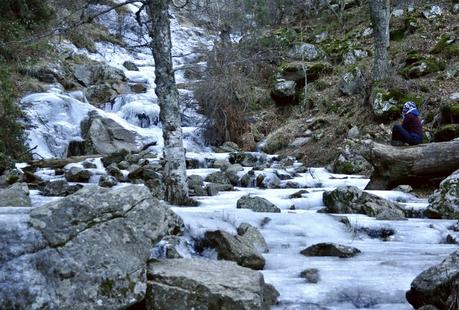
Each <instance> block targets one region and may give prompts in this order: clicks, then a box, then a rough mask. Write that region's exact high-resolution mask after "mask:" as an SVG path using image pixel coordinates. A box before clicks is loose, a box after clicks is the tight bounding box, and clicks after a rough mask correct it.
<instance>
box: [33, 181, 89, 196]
mask: <svg viewBox="0 0 459 310" xmlns="http://www.w3.org/2000/svg"><path fill="white" fill-rule="evenodd" d="M81 188H82V185H81V184H76V185H70V184H69V183H68V182H67V181H66V180H63V179H59V180H51V181H49V182H47V183H46V185H45V187H44V188H43V189H42V191H41V194H42V195H43V196H68V195H71V194H73V193H75V192H76V191H78V190H79V189H81Z"/></svg>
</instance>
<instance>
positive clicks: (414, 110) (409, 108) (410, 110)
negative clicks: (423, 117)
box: [402, 101, 420, 116]
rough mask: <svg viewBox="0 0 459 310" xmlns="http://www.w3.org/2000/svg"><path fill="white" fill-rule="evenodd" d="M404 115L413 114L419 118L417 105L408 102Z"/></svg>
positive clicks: (404, 107) (405, 105) (404, 106)
mask: <svg viewBox="0 0 459 310" xmlns="http://www.w3.org/2000/svg"><path fill="white" fill-rule="evenodd" d="M402 113H403V115H406V114H413V115H414V116H419V115H420V113H419V111H418V109H417V107H416V103H414V102H412V101H407V102H405V104H404V105H403V111H402Z"/></svg>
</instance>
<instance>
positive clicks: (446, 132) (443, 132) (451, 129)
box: [434, 124, 459, 142]
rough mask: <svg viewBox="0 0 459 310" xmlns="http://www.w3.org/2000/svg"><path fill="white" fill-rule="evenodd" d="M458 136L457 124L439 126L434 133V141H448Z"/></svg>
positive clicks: (458, 128) (458, 127)
mask: <svg viewBox="0 0 459 310" xmlns="http://www.w3.org/2000/svg"><path fill="white" fill-rule="evenodd" d="M457 137H459V124H448V125H444V126H441V127H440V128H438V129H437V130H436V131H435V133H434V140H435V142H442V141H450V140H453V139H455V138H457Z"/></svg>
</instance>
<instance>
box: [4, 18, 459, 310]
mask: <svg viewBox="0 0 459 310" xmlns="http://www.w3.org/2000/svg"><path fill="white" fill-rule="evenodd" d="M173 35H174V44H175V49H174V55H176V56H179V57H175V58H174V59H175V62H176V65H177V66H179V65H182V64H185V63H188V62H190V61H194V62H197V58H198V56H197V54H196V53H195V52H194V51H195V49H197V48H202V46H207V47H209V46H211V38H209V37H208V36H206V35H205V34H204V33H203V31H201V30H200V29H198V28H192V27H188V28H187V27H181V26H180V25H178V23H177V21H176V20H174V21H173ZM63 48H66V49H67V51H71V52H72V53H82V54H85V55H87V56H88V57H90V58H92V59H94V60H99V61H104V62H106V63H108V64H109V65H111V66H115V67H117V68H120V69H123V70H124V71H125V73H126V76H127V77H128V80H129V82H132V83H138V82H141V83H145V84H146V85H148V91H147V93H145V94H138V95H135V94H129V95H122V96H120V97H118V98H117V99H116V100H115V102H114V104H107V105H106V108H105V110H104V111H102V110H99V112H100V113H103V114H104V115H106V116H107V117H110V118H112V119H114V120H116V121H117V122H119V123H120V124H122V125H123V126H125V127H126V128H129V129H131V130H135V131H136V132H138V133H139V135H140V136H141V137H143V138H145V139H149V138H152V137H154V138H156V139H157V140H158V142H159V143H158V145H157V146H156V147H155V148H154V149H153V151H157V152H160V151H161V145H162V143H161V141H162V137H161V125H160V124H159V123H158V114H159V107H158V104H157V99H156V96H155V95H154V88H153V87H154V82H153V81H154V73H153V72H154V67H153V63H152V57H151V54H150V53H149V52H148V51H147V50H140V51H138V52H130V51H127V50H125V49H123V48H121V47H119V46H115V45H112V44H108V43H103V44H102V43H98V44H97V48H98V51H99V53H97V54H90V53H88V52H87V51H85V50H78V49H76V48H75V47H74V46H72V45H71V44H69V43H67V44H66V45H63ZM124 61H132V62H134V63H135V64H137V65H138V66H139V67H140V71H128V70H126V69H125V68H124V67H123V66H122V64H123V62H124ZM177 81H178V82H179V83H186V82H187V80H186V79H185V78H184V76H183V74H178V75H177ZM180 93H181V95H182V99H183V100H184V101H191V102H192V94H191V93H190V92H189V91H187V90H181V91H180ZM22 106H23V108H24V110H25V112H26V115H27V119H28V121H29V122H30V124H31V125H34V128H33V129H31V130H30V131H29V138H30V143H31V145H37V146H38V149H37V153H39V154H40V155H41V156H43V157H47V158H49V157H59V156H63V155H64V152H65V146H66V144H67V143H68V142H69V141H70V140H72V139H74V138H77V137H79V135H80V129H79V125H80V122H81V120H82V119H83V118H84V117H85V116H86V114H87V112H88V111H90V110H94V109H96V108H95V107H94V106H92V105H90V104H89V103H88V102H87V101H86V99H85V98H84V96H83V94H82V93H81V92H74V93H67V92H65V91H64V90H63V88H62V87H61V86H60V85H50V88H49V91H48V92H46V93H41V94H32V95H29V96H27V97H25V98H23V100H22ZM141 113H144V114H145V115H147V116H148V118H149V120H150V126H149V127H148V128H141V127H139V125H142V124H141V123H139V119H138V117H137V115H139V114H141ZM184 119H186V121H185V123H184V126H185V127H184V132H185V143H186V148H187V151H188V153H187V157H188V158H194V159H203V158H206V157H207V158H215V159H223V158H225V157H227V156H228V154H213V153H210V152H209V149H208V148H206V147H205V146H204V144H203V143H202V141H201V138H200V133H199V130H198V129H197V128H198V127H199V126H200V122H201V117H200V116H199V114H198V113H197V112H196V110H195V106H193V104H192V105H191V108H189V109H186V111H185V113H184ZM95 162H96V163H97V166H98V167H97V168H95V169H93V172H94V173H95V175H96V177H95V178H93V179H92V180H91V181H92V182H97V175H101V174H103V173H104V168H103V166H101V163H100V160H95ZM273 169H275V168H271V169H268V170H267V171H273ZM213 171H217V170H216V169H205V168H203V169H190V170H188V175H193V174H197V175H201V176H206V175H208V174H210V173H211V172H213ZM265 172H266V171H265ZM258 173H261V172H258ZM40 176H42V177H43V178H44V179H55V178H58V177H56V176H54V172H53V171H51V170H42V171H41V172H40ZM290 181H294V182H296V183H298V184H300V186H301V187H302V188H305V189H306V190H307V191H308V192H307V193H305V194H303V196H302V198H296V199H290V198H288V197H289V195H290V194H293V193H295V192H297V191H298V190H299V189H258V188H236V189H235V191H231V192H222V193H220V194H218V195H217V196H213V197H197V200H198V201H199V202H200V206H199V207H196V208H180V207H174V208H173V209H174V211H175V212H176V213H177V214H179V215H180V216H181V217H182V218H183V220H184V222H185V224H186V227H187V231H186V235H185V236H184V238H185V239H187V240H189V241H192V240H197V239H199V238H200V237H201V236H202V235H203V234H204V232H205V231H207V230H216V229H223V230H226V231H228V232H231V233H235V231H236V227H237V226H238V225H239V224H240V223H242V222H247V223H250V224H252V225H254V226H256V227H258V228H259V229H260V231H261V233H262V234H263V236H264V237H265V239H266V241H267V243H268V246H269V253H267V254H264V257H265V259H266V262H267V263H266V267H265V270H263V271H262V272H263V274H264V276H265V280H266V282H269V283H271V284H273V285H274V286H275V287H276V289H277V290H278V291H279V292H280V298H279V301H280V303H279V305H278V306H276V307H275V308H276V309H307V308H306V306H307V305H308V304H318V305H320V306H323V307H326V308H328V309H356V308H366V309H387V310H389V309H390V310H396V309H411V307H410V305H409V304H408V303H407V302H406V300H405V291H407V290H408V289H409V285H410V283H411V281H412V280H413V279H414V278H415V276H416V275H418V274H419V273H420V272H421V271H423V270H424V269H426V268H428V267H430V266H432V265H434V264H436V263H439V262H440V261H441V260H442V259H443V258H444V257H446V256H447V255H448V254H449V253H451V252H453V250H455V249H456V247H457V246H455V245H448V244H443V241H444V240H445V238H446V235H447V234H448V233H451V232H450V231H448V230H447V227H448V226H450V225H452V224H453V223H454V221H446V220H427V219H410V220H407V221H376V220H375V219H373V218H369V217H366V216H363V215H347V216H348V218H349V220H350V222H351V225H352V227H353V229H349V228H348V227H347V226H346V225H344V224H342V223H341V222H340V221H339V218H338V217H336V216H334V215H329V214H323V213H317V211H318V210H319V209H320V208H322V207H323V202H322V193H323V191H324V190H330V189H333V188H336V187H337V186H340V185H355V186H357V187H359V188H364V187H365V185H366V184H367V182H368V180H367V179H363V178H360V177H356V176H341V175H340V176H336V175H332V174H330V173H328V172H327V171H326V170H325V169H322V168H315V169H312V170H311V173H300V174H299V175H297V176H296V177H295V178H294V179H293V180H290ZM282 185H285V181H284V183H282V184H281V187H282ZM118 186H123V185H122V184H121V185H118ZM247 193H250V194H253V195H257V196H261V197H264V198H266V199H268V200H269V201H271V202H273V203H274V204H276V205H277V206H278V207H279V208H281V209H282V212H281V213H255V212H252V211H250V210H243V209H236V201H237V199H238V198H240V197H241V196H242V195H245V194H247ZM373 193H375V194H377V195H379V196H382V197H385V198H388V199H391V200H394V201H404V202H405V203H406V205H408V206H412V207H413V208H422V207H424V206H425V205H426V203H427V201H425V200H422V199H418V198H416V197H414V196H412V195H409V194H404V193H401V192H385V191H375V192H373ZM32 199H33V204H34V207H37V206H40V205H42V204H44V203H46V202H49V201H51V200H55V199H59V198H49V197H47V198H45V197H42V196H40V195H39V193H38V192H37V191H32ZM292 205H294V206H295V209H294V210H291V207H292ZM0 212H1V214H0V223H2V222H6V221H8V222H9V223H10V224H11V223H13V222H17V223H18V226H19V225H22V224H23V223H24V221H25V219H26V218H27V213H28V212H27V210H25V209H24V208H20V209H15V210H11V209H10V208H3V209H2V210H1V211H0ZM359 227H360V228H362V227H363V228H371V229H376V228H381V227H383V228H392V229H393V230H394V231H395V234H394V235H393V236H391V237H390V238H389V240H387V241H383V240H380V239H378V238H371V237H370V236H369V235H368V234H366V233H364V232H362V231H363V230H359V229H357V228H359ZM318 242H337V243H341V244H344V245H352V246H354V247H357V248H359V249H360V250H361V251H362V254H360V255H358V256H356V257H354V258H349V259H340V258H329V257H305V256H302V255H300V254H299V252H300V251H301V250H302V249H304V248H306V247H307V246H309V245H312V244H315V243H318ZM307 268H317V269H318V270H319V273H320V281H319V282H318V283H317V284H309V283H306V282H305V280H304V279H302V278H300V276H299V274H300V272H301V271H303V270H304V269H307Z"/></svg>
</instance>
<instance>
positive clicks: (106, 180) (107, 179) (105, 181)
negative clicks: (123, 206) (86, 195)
mask: <svg viewBox="0 0 459 310" xmlns="http://www.w3.org/2000/svg"><path fill="white" fill-rule="evenodd" d="M117 184H118V180H117V179H116V178H115V177H112V176H111V175H103V176H101V177H100V179H99V186H102V187H113V186H116V185H117Z"/></svg>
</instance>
